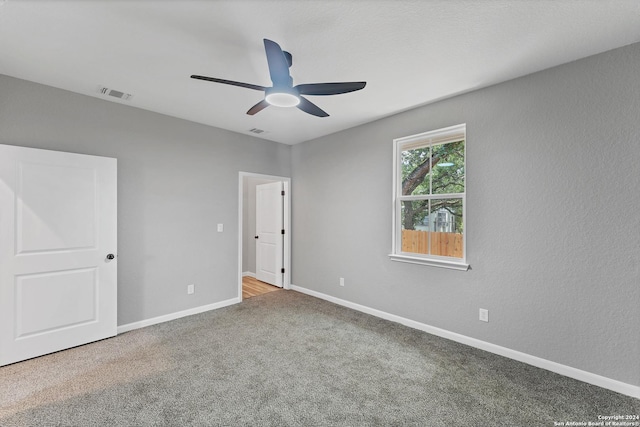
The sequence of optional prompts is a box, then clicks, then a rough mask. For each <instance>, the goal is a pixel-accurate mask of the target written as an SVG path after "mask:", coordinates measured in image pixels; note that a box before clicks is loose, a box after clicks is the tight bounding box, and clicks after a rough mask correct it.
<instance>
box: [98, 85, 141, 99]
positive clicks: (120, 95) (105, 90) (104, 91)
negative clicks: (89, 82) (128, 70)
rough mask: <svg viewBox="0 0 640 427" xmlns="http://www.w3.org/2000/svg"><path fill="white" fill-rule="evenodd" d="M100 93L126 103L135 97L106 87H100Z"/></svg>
mask: <svg viewBox="0 0 640 427" xmlns="http://www.w3.org/2000/svg"><path fill="white" fill-rule="evenodd" d="M98 92H100V93H101V94H103V95H107V96H113V97H114V98H118V99H122V100H124V101H129V100H130V99H131V97H133V95H131V94H130V93H124V92H120V91H119V90H115V89H109V88H108V87H104V86H100V88H99V89H98Z"/></svg>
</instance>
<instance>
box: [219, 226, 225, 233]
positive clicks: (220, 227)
mask: <svg viewBox="0 0 640 427" xmlns="http://www.w3.org/2000/svg"><path fill="white" fill-rule="evenodd" d="M223 231H224V224H218V233H222V232H223Z"/></svg>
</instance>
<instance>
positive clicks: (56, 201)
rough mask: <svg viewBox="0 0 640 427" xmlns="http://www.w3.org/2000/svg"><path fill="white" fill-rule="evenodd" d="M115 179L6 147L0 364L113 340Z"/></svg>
mask: <svg viewBox="0 0 640 427" xmlns="http://www.w3.org/2000/svg"><path fill="white" fill-rule="evenodd" d="M116 171H117V165H116V159H112V158H106V157H97V156H87V155H80V154H72V153H62V152H56V151H48V150H38V149H33V148H23V147H14V146H9V145H0V365H6V364H9V363H14V362H18V361H21V360H25V359H29V358H32V357H36V356H40V355H43V354H47V353H51V352H54V351H58V350H62V349H65V348H70V347H74V346H77V345H80V344H85V343H88V342H92V341H96V340H100V339H103V338H107V337H111V336H114V335H116V329H117V282H116V281H117V258H116V246H117V238H116V229H117V218H116V214H117V210H116V203H117V199H116V196H117V184H116V180H117V178H116Z"/></svg>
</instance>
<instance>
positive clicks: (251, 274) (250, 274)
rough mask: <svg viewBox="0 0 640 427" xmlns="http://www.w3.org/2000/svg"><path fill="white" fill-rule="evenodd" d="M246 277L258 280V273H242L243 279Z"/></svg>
mask: <svg viewBox="0 0 640 427" xmlns="http://www.w3.org/2000/svg"><path fill="white" fill-rule="evenodd" d="M244 276H249V277H253V278H254V279H255V278H256V273H253V272H251V271H243V272H242V277H244Z"/></svg>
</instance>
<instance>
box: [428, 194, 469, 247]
mask: <svg viewBox="0 0 640 427" xmlns="http://www.w3.org/2000/svg"><path fill="white" fill-rule="evenodd" d="M462 212H463V211H462V199H433V200H431V208H430V210H429V215H428V216H427V217H426V222H427V224H429V228H430V230H431V231H432V233H431V236H430V241H431V255H440V256H448V257H455V258H462V254H463V247H462V245H463V239H462V234H463V232H464V230H463V226H462V224H463V222H462V219H463V218H462ZM424 221H425V220H423V222H424Z"/></svg>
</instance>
